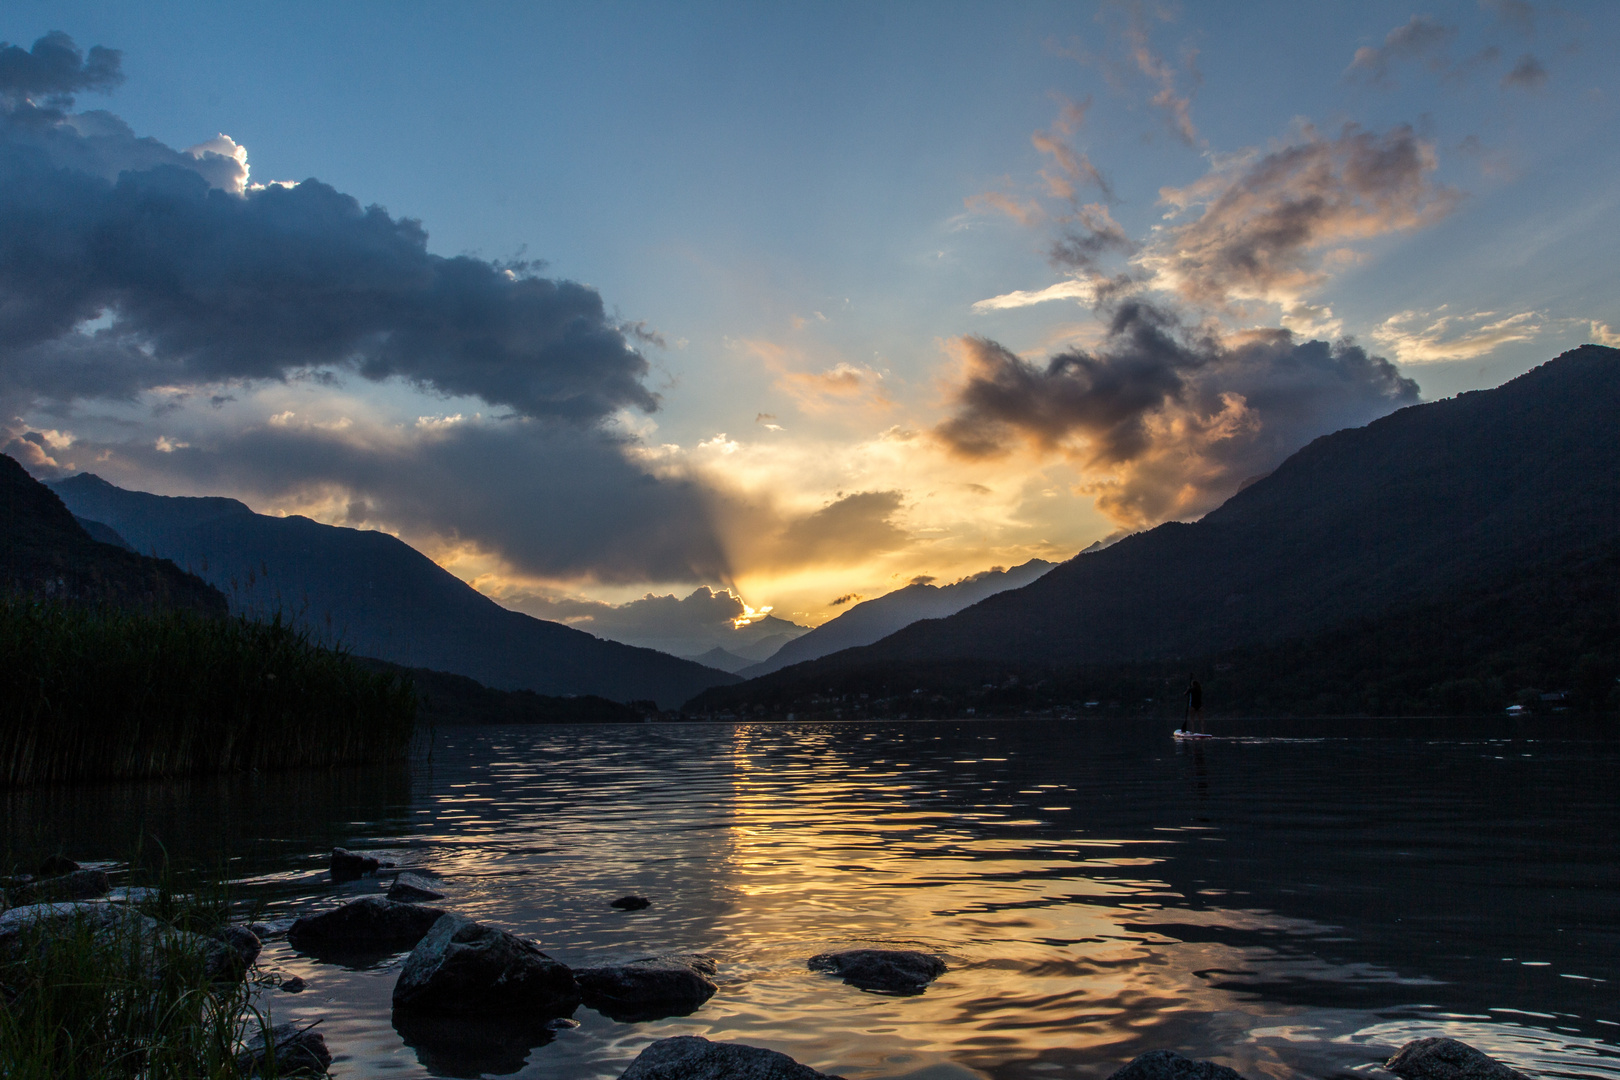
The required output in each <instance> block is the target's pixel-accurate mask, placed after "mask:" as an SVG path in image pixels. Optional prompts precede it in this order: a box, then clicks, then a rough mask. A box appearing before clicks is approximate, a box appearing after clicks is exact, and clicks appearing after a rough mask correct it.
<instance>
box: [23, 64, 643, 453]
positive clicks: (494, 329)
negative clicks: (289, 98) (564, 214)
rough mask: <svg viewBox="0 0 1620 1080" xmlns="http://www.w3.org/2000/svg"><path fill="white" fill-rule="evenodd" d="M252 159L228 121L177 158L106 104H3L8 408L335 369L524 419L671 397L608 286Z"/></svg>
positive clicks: (585, 419) (595, 415) (95, 72)
mask: <svg viewBox="0 0 1620 1080" xmlns="http://www.w3.org/2000/svg"><path fill="white" fill-rule="evenodd" d="M64 40H65V39H64ZM69 44H70V43H69ZM54 47H55V46H53V48H54ZM63 47H64V48H65V46H63ZM37 51H38V47H36V52H37ZM69 51H71V50H69ZM13 53H17V54H20V50H15V49H13V50H12V53H4V54H0V58H3V57H9V56H11V55H12V54H13ZM21 55H25V56H30V57H32V56H33V54H21ZM98 55H101V54H97V53H96V52H95V50H92V52H91V59H90V60H89V61H86V62H85V63H84V64H83V65H81V68H80V73H79V74H78V75H76V76H75V75H73V74H72V72H71V71H69V70H68V65H64V64H61V63H57V62H54V61H53V63H55V66H54V67H52V66H50V65H46V67H47V69H48V71H51V72H54V71H57V70H58V69H59V68H60V69H61V70H63V71H67V74H65V75H59V76H53V78H55V82H50V80H49V79H47V78H46V76H45V75H40V74H38V73H35V72H34V71H33V70H32V69H29V70H27V71H23V72H22V73H21V74H19V75H15V76H14V77H13V82H14V84H16V85H39V84H48V85H52V86H58V85H74V86H77V85H90V84H99V83H97V82H96V81H97V80H99V82H106V80H107V79H108V78H109V76H107V75H106V70H107V69H108V64H107V63H106V62H102V63H101V66H100V67H95V66H94V65H95V63H96V62H97V61H96V58H97V56H98ZM36 66H38V65H36ZM111 69H112V70H116V63H112V64H111ZM86 72H88V74H86ZM75 80H77V81H75ZM246 175H247V166H246V153H245V152H244V151H242V150H241V148H240V147H239V146H237V145H236V144H235V143H234V142H233V141H231V140H230V139H228V138H226V137H224V136H221V137H218V138H216V139H214V140H210V141H209V142H207V143H203V144H200V145H199V146H198V147H196V148H193V150H192V151H190V152H182V151H174V150H171V149H169V148H168V147H164V146H162V145H161V144H159V143H157V142H156V141H155V140H151V139H135V138H134V137H133V135H132V134H130V133H129V130H128V128H127V126H125V125H123V124H122V122H121V121H118V120H117V118H116V117H110V116H108V115H107V114H85V115H79V116H73V117H61V118H58V119H50V120H48V121H41V120H40V118H39V117H38V116H36V115H34V113H33V112H25V111H24V110H22V109H20V108H18V107H12V108H9V109H7V110H5V111H3V112H0V343H3V344H0V365H3V368H4V375H3V381H0V394H4V395H5V396H6V397H7V398H8V400H9V402H11V403H12V406H13V409H14V410H15V408H16V402H18V401H20V400H25V399H28V398H33V399H40V398H45V399H56V400H72V399H86V398H96V397H112V398H119V397H122V398H128V397H130V396H131V395H133V394H134V393H136V392H138V391H141V390H145V389H149V388H152V387H157V386H169V387H188V386H199V385H210V384H218V383H221V382H227V381H231V380H247V381H252V380H282V379H286V378H288V377H289V376H290V375H292V374H293V373H295V372H297V371H300V370H307V369H311V368H323V367H324V368H335V369H341V370H346V371H353V372H356V373H358V374H359V375H361V376H362V377H364V378H366V379H370V380H373V381H383V380H388V379H399V380H403V381H405V382H407V383H410V384H413V385H415V386H418V387H420V388H422V389H424V390H428V391H430V392H434V393H439V394H446V395H473V396H477V397H479V398H482V399H483V400H484V401H486V402H488V403H489V404H491V405H495V406H501V407H504V408H507V409H510V410H511V411H512V412H514V413H516V414H519V415H522V416H528V417H544V418H552V419H559V420H564V421H570V422H577V423H587V424H588V423H593V422H596V421H599V420H601V419H603V418H604V417H606V416H608V415H609V414H611V413H613V412H614V411H616V410H619V409H622V408H625V407H631V408H637V409H641V410H645V411H651V410H654V409H656V408H657V405H658V401H657V398H656V397H655V396H654V395H653V394H652V393H651V392H650V391H649V390H648V389H647V388H646V387H645V386H644V385H643V383H642V380H643V378H644V377H645V376H646V374H647V372H648V365H647V362H646V360H645V359H644V358H643V357H642V356H641V355H640V353H638V352H637V351H636V350H635V348H633V347H632V345H631V343H630V341H629V340H628V338H627V335H626V331H625V329H624V328H623V327H621V326H620V325H619V324H618V323H617V322H616V321H615V320H613V319H611V318H610V317H609V316H608V315H607V313H606V311H605V309H604V306H603V303H602V298H601V297H600V295H598V294H597V293H596V291H595V290H593V289H590V288H587V287H585V286H583V285H579V284H576V283H573V282H569V281H556V280H550V279H547V278H543V277H539V276H537V275H536V274H534V273H532V272H531V271H532V268H531V267H530V266H527V265H502V264H497V263H492V262H488V261H485V260H481V259H476V258H470V257H466V256H462V257H456V258H445V257H442V256H438V255H433V254H431V253H429V252H428V250H427V233H426V231H425V230H424V229H423V228H422V226H421V224H420V223H418V222H416V221H413V220H410V219H408V218H394V217H392V216H390V215H389V214H388V213H387V212H386V211H385V210H383V209H382V208H380V207H377V206H371V207H362V206H361V204H360V203H359V202H358V201H357V200H356V199H354V198H352V197H351V196H348V195H345V194H342V193H341V192H338V191H336V190H335V189H333V188H331V187H329V186H328V185H326V184H323V183H321V182H319V181H317V180H306V181H304V182H303V183H300V184H298V185H296V186H293V187H290V188H289V187H282V186H279V185H272V186H269V187H265V188H254V187H252V186H247V187H244V186H243V185H244V183H245V180H246ZM92 327H93V328H92ZM642 336H643V337H644V336H645V335H642Z"/></svg>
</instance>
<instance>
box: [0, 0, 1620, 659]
mask: <svg viewBox="0 0 1620 1080" xmlns="http://www.w3.org/2000/svg"><path fill="white" fill-rule="evenodd" d="M0 40H3V41H5V42H6V43H7V45H6V47H5V48H4V49H3V50H0V443H4V448H5V451H6V452H7V453H10V454H12V455H13V456H16V457H18V458H19V460H21V461H23V463H24V464H25V465H26V466H27V467H28V468H29V469H30V470H31V471H33V472H34V474H35V475H36V476H40V477H42V478H51V477H55V476H62V475H69V474H71V473H74V472H78V471H92V472H95V473H97V474H98V475H101V476H103V477H105V478H106V479H108V480H110V481H112V482H113V483H116V484H119V485H121V486H125V487H132V488H138V489H141V490H148V491H157V492H161V493H164V494H222V495H232V496H235V497H237V498H240V499H242V500H243V501H244V502H246V503H247V504H248V505H250V506H252V507H253V508H254V509H255V510H258V511H260V512H263V513H275V514H282V513H301V514H305V515H308V516H310V517H313V518H316V519H318V520H321V521H325V522H329V523H332V524H338V525H348V526H352V527H357V528H372V529H383V530H386V531H389V532H391V533H394V534H395V535H398V536H400V537H401V538H402V539H404V540H406V541H407V542H409V543H411V544H413V545H414V546H416V547H418V548H419V549H421V550H422V551H424V552H426V553H427V554H428V555H429V556H431V557H432V558H434V559H435V560H437V561H438V562H439V563H440V564H441V565H443V566H445V567H446V568H447V569H449V570H450V571H451V572H453V573H455V574H457V575H458V576H460V577H462V578H464V579H465V580H468V581H469V582H471V583H472V584H473V585H475V586H476V587H477V588H479V589H481V590H482V591H484V592H485V593H486V594H488V595H490V596H492V597H494V598H495V599H497V600H498V601H500V602H502V603H504V604H507V605H508V606H511V607H515V608H518V609H520V610H524V611H528V612H530V613H531V614H535V615H539V616H541V617H545V618H555V619H561V620H564V621H569V622H571V623H572V624H574V625H578V626H580V627H581V628H582V629H587V630H593V629H594V630H595V631H596V632H598V633H603V634H611V635H613V636H616V637H619V638H621V639H624V640H637V639H638V634H641V635H643V637H645V636H646V635H648V634H651V633H652V629H650V628H651V627H652V626H653V624H654V623H656V624H657V627H658V631H657V632H658V633H659V634H663V635H665V636H666V637H667V635H668V633H669V632H670V627H671V626H672V625H677V624H680V623H681V620H683V619H684V620H687V621H688V622H689V623H690V624H691V626H692V627H695V628H702V627H710V628H724V629H729V628H731V627H732V626H733V625H734V623H735V622H737V621H739V620H741V621H743V622H746V621H748V620H749V619H757V618H758V617H759V616H760V613H761V612H764V611H765V610H767V609H769V610H770V611H771V613H772V614H774V615H776V616H778V617H781V618H784V619H787V620H790V621H792V622H795V623H798V624H800V625H804V626H811V625H817V624H819V623H821V622H823V621H825V620H826V619H828V618H831V617H833V616H835V615H837V614H838V613H839V612H840V611H841V610H843V605H845V604H848V603H850V602H853V601H855V600H858V599H861V598H869V597H873V596H877V595H881V594H883V593H885V592H888V591H890V590H892V589H894V588H897V587H899V586H902V585H905V584H907V583H908V582H911V581H913V580H917V579H930V578H931V579H934V580H937V581H939V582H940V583H945V582H948V581H954V580H957V579H959V578H961V577H964V576H966V575H968V574H971V573H974V572H978V571H982V570H985V569H987V568H989V567H991V566H998V565H999V566H1010V565H1015V564H1018V563H1022V562H1024V561H1026V560H1028V559H1030V558H1044V559H1051V560H1061V559H1064V558H1068V557H1070V556H1072V555H1074V554H1075V553H1076V552H1078V551H1081V550H1083V549H1085V548H1087V547H1088V546H1090V545H1093V544H1096V543H1107V542H1110V541H1112V540H1113V539H1116V538H1118V537H1119V536H1122V535H1126V534H1128V533H1130V532H1133V531H1137V530H1140V529H1143V528H1148V527H1151V526H1153V525H1155V524H1158V523H1159V522H1162V521H1166V520H1193V519H1196V518H1197V517H1198V516H1200V515H1201V514H1203V513H1204V512H1206V511H1208V510H1209V509H1211V508H1213V507H1214V506H1216V505H1218V504H1219V503H1220V502H1221V501H1222V500H1224V499H1225V498H1227V497H1228V496H1230V495H1231V494H1232V493H1233V492H1234V491H1235V490H1237V488H1238V487H1239V486H1240V485H1241V484H1242V483H1244V482H1245V481H1246V480H1249V479H1252V478H1254V477H1256V476H1261V475H1264V474H1265V473H1266V472H1268V471H1269V470H1270V469H1272V468H1274V467H1275V466H1276V464H1277V463H1278V462H1280V461H1281V460H1282V459H1283V458H1284V457H1286V456H1287V455H1288V454H1290V453H1292V452H1293V451H1294V450H1297V449H1298V448H1299V447H1301V446H1303V445H1304V444H1305V443H1307V442H1309V441H1310V440H1311V439H1313V438H1316V437H1318V436H1320V435H1323V434H1327V433H1329V432H1331V431H1334V430H1337V429H1339V428H1343V427H1346V426H1352V425H1358V424H1363V423H1366V422H1368V421H1370V420H1372V419H1374V418H1376V417H1377V416H1380V415H1383V414H1385V413H1387V412H1390V411H1392V410H1394V409H1396V408H1400V407H1402V406H1405V405H1409V404H1413V403H1416V402H1418V401H1421V400H1433V399H1436V398H1440V397H1445V396H1449V395H1453V394H1456V393H1460V392H1464V391H1467V390H1471V389H1480V388H1484V387H1489V386H1495V385H1498V384H1500V383H1501V382H1503V381H1505V380H1506V379H1508V378H1511V377H1513V376H1514V375H1517V374H1519V373H1522V372H1523V371H1525V370H1528V369H1529V368H1530V367H1532V366H1534V365H1535V364H1537V363H1540V362H1542V361H1545V360H1547V359H1549V358H1551V357H1552V356H1554V355H1556V354H1557V353H1559V352H1561V351H1563V350H1565V349H1568V348H1572V347H1574V346H1576V345H1579V344H1581V343H1584V342H1588V341H1597V342H1601V343H1606V344H1620V298H1617V296H1616V290H1615V288H1614V286H1613V282H1614V273H1613V265H1614V260H1613V252H1614V251H1615V250H1616V244H1617V241H1620V228H1617V225H1620V167H1617V166H1620V140H1616V139H1615V138H1614V137H1613V135H1614V132H1615V130H1616V129H1617V123H1616V122H1617V119H1620V73H1617V71H1616V68H1615V65H1614V64H1613V63H1612V60H1611V59H1610V54H1611V53H1612V48H1611V46H1612V44H1613V43H1614V42H1616V41H1620V5H1615V4H1612V3H1598V2H1594V3H1562V4H1540V3H1529V2H1521V0H1488V2H1474V0H1467V2H1455V3H1432V4H1421V5H1418V6H1412V5H1410V4H1396V3H1379V2H1366V3H1340V4H1314V5H1298V4H1292V3H1274V4H1265V3H1256V4H1245V5H1219V6H1206V5H1192V4H1187V5H1176V4H1170V3H1163V4H1155V3H1145V2H1144V3H1134V4H1133V3H1117V4H1087V3H1065V4H1046V3H1026V4H1005V3H995V4H971V3H951V4H938V3H928V4H921V3H919V4H899V3H895V4H878V5H873V4H854V3H848V4H840V3H820V4H799V5H791V4H778V5H758V4H737V5H728V4H691V5H654V4H645V5H643V4H588V5H566V6H565V5H529V4H510V5H499V4H470V5H426V4H422V5H397V4H374V5H368V4H347V5H327V4H319V5H317V4H297V3H282V4H275V5H253V6H248V5H203V4H164V3H150V4H144V5H128V4H111V3H109V4H89V3H73V2H62V0H53V2H52V3H49V4H45V3H39V2H34V0H21V2H18V3H14V4H11V5H8V7H7V13H6V15H5V16H4V20H3V24H0ZM1503 437H1504V438H1511V433H1504V434H1503Z"/></svg>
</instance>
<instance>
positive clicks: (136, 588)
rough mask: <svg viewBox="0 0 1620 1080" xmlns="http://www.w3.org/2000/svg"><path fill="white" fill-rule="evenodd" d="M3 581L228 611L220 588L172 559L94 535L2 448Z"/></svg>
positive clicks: (121, 600)
mask: <svg viewBox="0 0 1620 1080" xmlns="http://www.w3.org/2000/svg"><path fill="white" fill-rule="evenodd" d="M89 524H91V525H94V524H95V523H94V522H90V523H89ZM103 528H105V526H103ZM107 532H108V533H111V532H112V530H111V529H107ZM0 587H3V588H6V589H10V590H15V591H17V592H23V593H27V594H30V595H34V596H41V597H51V598H56V599H63V600H73V601H79V602H85V603H110V604H115V605H119V606H126V607H175V608H186V609H190V610H192V611H198V612H201V613H203V614H205V615H216V616H223V615H225V613H226V605H225V597H224V596H222V595H221V594H220V593H219V591H218V590H217V589H214V588H213V587H211V586H210V585H208V584H207V583H206V582H204V581H202V580H201V579H199V578H197V577H195V576H193V575H191V574H188V573H186V572H185V571H184V570H181V569H180V568H179V567H178V566H175V565H174V564H173V563H172V562H168V561H167V560H164V559H151V558H147V557H146V556H144V555H137V554H135V553H134V552H132V551H129V550H126V549H125V548H123V547H117V546H114V545H112V544H106V543H102V542H100V541H99V540H97V539H95V538H93V537H92V536H91V534H90V533H89V532H87V531H86V530H85V528H84V526H83V525H81V524H80V523H79V522H78V521H77V520H75V518H74V516H73V515H72V514H71V513H70V512H69V511H68V508H67V507H66V506H64V505H62V500H61V499H59V498H57V496H56V495H55V493H54V492H52V491H51V489H50V488H48V487H46V486H45V485H44V484H41V483H40V482H39V481H38V480H35V479H34V478H33V477H32V476H29V475H28V472H27V470H26V469H24V468H23V467H22V466H21V465H20V464H18V463H17V461H16V460H15V459H13V458H11V457H9V456H7V455H5V454H0Z"/></svg>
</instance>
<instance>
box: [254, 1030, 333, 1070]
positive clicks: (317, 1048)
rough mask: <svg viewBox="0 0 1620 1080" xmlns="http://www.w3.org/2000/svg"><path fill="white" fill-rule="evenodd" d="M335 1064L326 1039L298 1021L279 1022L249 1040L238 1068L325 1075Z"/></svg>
mask: <svg viewBox="0 0 1620 1080" xmlns="http://www.w3.org/2000/svg"><path fill="white" fill-rule="evenodd" d="M331 1064H332V1054H331V1051H329V1050H327V1049H326V1039H325V1038H324V1037H322V1035H321V1033H320V1032H318V1031H311V1030H310V1029H309V1028H302V1029H300V1028H299V1026H298V1025H297V1024H277V1025H276V1026H275V1027H273V1028H271V1029H270V1030H269V1031H260V1032H259V1033H258V1034H257V1035H255V1036H253V1038H251V1039H249V1040H248V1044H247V1046H246V1047H245V1048H244V1049H243V1050H242V1052H241V1053H239V1054H237V1055H236V1067H237V1068H238V1069H240V1070H241V1071H242V1072H243V1073H244V1074H246V1075H248V1076H296V1075H299V1074H303V1075H317V1076H318V1075H321V1074H324V1073H325V1072H326V1069H327V1067H328V1066H329V1065H331Z"/></svg>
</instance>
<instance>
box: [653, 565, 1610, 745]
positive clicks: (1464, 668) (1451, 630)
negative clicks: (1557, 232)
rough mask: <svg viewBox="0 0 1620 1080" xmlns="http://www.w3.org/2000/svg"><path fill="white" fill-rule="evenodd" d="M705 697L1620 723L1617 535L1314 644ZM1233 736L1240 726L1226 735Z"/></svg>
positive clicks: (839, 710)
mask: <svg viewBox="0 0 1620 1080" xmlns="http://www.w3.org/2000/svg"><path fill="white" fill-rule="evenodd" d="M816 666H817V665H814V664H804V665H802V666H800V667H797V668H793V669H790V670H788V671H785V672H782V673H781V674H780V675H777V676H773V677H771V678H767V679H758V680H755V681H753V682H749V683H744V684H742V685H740V686H728V687H716V688H714V689H711V690H706V691H704V692H703V693H702V694H700V695H699V696H698V697H697V698H696V699H695V700H694V701H692V702H690V703H688V705H687V707H686V710H685V711H686V712H687V713H688V714H692V715H700V716H709V717H726V716H728V715H729V716H732V717H736V716H738V715H746V716H748V717H751V718H752V717H758V718H760V719H779V718H783V717H786V716H792V717H794V718H795V719H798V720H803V721H813V720H824V719H856V718H863V719H892V718H902V717H903V718H908V719H923V718H943V717H954V716H972V715H977V716H989V717H997V716H1031V715H1034V716H1067V717H1079V716H1107V717H1118V716H1134V717H1160V718H1163V719H1164V720H1166V721H1167V722H1175V721H1181V720H1182V719H1183V718H1184V715H1185V714H1184V710H1185V707H1186V698H1185V697H1184V696H1183V691H1184V690H1185V688H1186V686H1187V678H1188V674H1189V672H1190V673H1192V674H1194V675H1196V676H1197V678H1198V679H1199V680H1200V682H1202V683H1203V688H1204V704H1205V711H1206V714H1207V715H1208V716H1210V717H1212V718H1215V719H1217V720H1219V719H1220V718H1223V717H1249V716H1479V715H1486V714H1496V715H1501V713H1502V710H1503V709H1504V708H1505V707H1507V706H1509V705H1517V706H1519V707H1520V708H1521V709H1526V710H1528V711H1530V712H1533V713H1541V712H1553V713H1557V712H1570V713H1583V714H1588V715H1590V714H1595V713H1609V714H1612V713H1614V712H1616V711H1617V710H1620V681H1617V676H1620V538H1613V539H1610V540H1609V541H1607V542H1605V543H1600V544H1598V545H1596V546H1595V547H1591V548H1585V549H1582V550H1580V551H1577V552H1573V553H1571V554H1568V555H1564V556H1561V557H1559V558H1555V559H1552V560H1549V561H1547V562H1540V563H1536V564H1534V565H1531V566H1526V567H1516V568H1514V569H1512V570H1509V571H1507V572H1506V573H1503V574H1499V575H1496V576H1495V577H1491V578H1488V579H1485V580H1482V581H1478V582H1470V583H1469V584H1467V585H1466V586H1464V587H1462V588H1460V589H1457V590H1455V591H1454V592H1450V593H1448V594H1447V595H1446V596H1444V597H1442V598H1440V599H1434V600H1428V601H1425V602H1421V603H1416V604H1405V605H1398V606H1397V607H1395V608H1394V609H1392V610H1390V611H1387V612H1384V613H1383V614H1380V615H1378V616H1376V617H1363V618H1356V619H1351V620H1349V621H1347V622H1344V623H1341V624H1339V625H1337V626H1335V627H1334V628H1332V629H1330V630H1327V631H1324V632H1322V633H1320V634H1312V635H1308V636H1305V637H1299V638H1290V639H1287V640H1285V641H1281V642H1275V643H1267V644H1256V645H1245V646H1239V647H1237V648H1233V649H1227V650H1224V651H1222V652H1217V653H1213V654H1210V655H1206V656H1200V657H1192V658H1188V657H1179V658H1176V659H1150V660H1135V661H1129V662H1126V663H1119V662H1117V661H1110V662H1106V663H1103V662H1098V663H1077V664H1064V663H1042V662H1028V663H1025V662H1019V661H1008V660H975V659H955V660H919V661H899V662H894V661H884V662H878V661H867V662H863V663H851V664H844V665H841V666H839V667H838V668H836V669H832V670H820V671H818V670H815V668H816ZM1216 730H1219V731H1224V732H1226V733H1230V732H1232V731H1233V730H1234V729H1233V728H1232V727H1230V726H1224V727H1217V729H1216Z"/></svg>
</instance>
